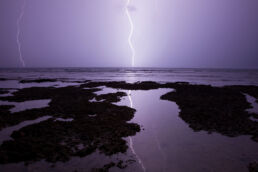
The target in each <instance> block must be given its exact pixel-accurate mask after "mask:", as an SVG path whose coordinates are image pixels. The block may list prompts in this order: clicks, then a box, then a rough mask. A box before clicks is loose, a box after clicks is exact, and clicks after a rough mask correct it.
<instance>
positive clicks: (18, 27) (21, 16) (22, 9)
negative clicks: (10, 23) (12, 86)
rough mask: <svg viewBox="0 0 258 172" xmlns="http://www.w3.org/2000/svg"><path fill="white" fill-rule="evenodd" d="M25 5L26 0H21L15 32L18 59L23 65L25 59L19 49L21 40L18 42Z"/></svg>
mask: <svg viewBox="0 0 258 172" xmlns="http://www.w3.org/2000/svg"><path fill="white" fill-rule="evenodd" d="M25 7H26V0H23V4H22V7H21V12H20V15H19V17H18V19H17V23H16V24H17V34H16V42H17V46H18V51H19V59H20V62H21V64H22V66H23V67H25V66H26V64H25V61H24V59H23V56H22V51H21V42H20V34H21V27H20V23H21V21H22V19H23V16H24V9H25Z"/></svg>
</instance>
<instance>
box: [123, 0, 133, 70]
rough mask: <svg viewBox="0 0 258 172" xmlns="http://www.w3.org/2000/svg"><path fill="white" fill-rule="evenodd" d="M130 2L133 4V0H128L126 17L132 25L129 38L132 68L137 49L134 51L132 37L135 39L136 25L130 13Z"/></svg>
mask: <svg viewBox="0 0 258 172" xmlns="http://www.w3.org/2000/svg"><path fill="white" fill-rule="evenodd" d="M130 2H131V0H127V3H126V10H125V12H126V15H127V17H128V20H129V23H130V34H129V37H128V43H129V46H130V49H131V51H132V57H131V58H132V67H134V59H135V49H134V47H133V43H132V37H133V33H134V25H133V20H132V17H131V15H130V12H129V5H130Z"/></svg>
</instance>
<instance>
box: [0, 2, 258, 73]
mask: <svg viewBox="0 0 258 172" xmlns="http://www.w3.org/2000/svg"><path fill="white" fill-rule="evenodd" d="M125 4H126V0H27V6H26V8H25V14H24V17H23V20H22V21H21V37H20V40H21V43H22V54H23V56H24V60H25V62H26V64H27V67H95V66H96V67H120V66H122V67H124V66H130V65H131V51H130V48H129V45H128V42H127V39H128V34H129V32H130V25H129V22H128V18H127V16H126V13H125ZM21 6H22V0H0V67H20V66H21V63H20V61H19V54H18V49H17V45H16V29H17V28H16V20H17V18H18V16H19V14H20V9H21ZM130 9H131V10H130V13H131V15H132V19H133V22H134V26H135V32H134V35H133V44H134V47H135V50H136V57H135V66H139V67H205V68H209V67H215V68H217V67H219V68H258V1H257V0H131V7H130Z"/></svg>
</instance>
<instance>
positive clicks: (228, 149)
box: [0, 68, 258, 172]
mask: <svg viewBox="0 0 258 172" xmlns="http://www.w3.org/2000/svg"><path fill="white" fill-rule="evenodd" d="M38 78H44V79H46V78H47V79H57V81H56V82H43V83H20V82H19V81H20V80H28V79H38ZM0 80H1V81H0V88H8V89H14V90H15V89H22V88H28V87H34V86H36V87H48V86H54V87H65V86H69V85H79V84H81V83H80V81H85V80H91V81H126V82H130V83H133V82H138V81H156V82H160V83H165V82H189V83H191V84H205V85H212V86H219V87H220V86H225V85H256V86H258V70H236V69H169V68H40V69H38V68H37V69H36V68H24V69H0ZM100 89H102V90H101V91H96V94H98V95H102V94H107V93H116V92H117V91H124V92H125V93H126V94H127V96H125V97H123V98H122V99H121V101H119V102H117V103H114V104H115V105H118V106H128V107H131V108H134V109H135V110H136V112H135V115H134V118H133V119H132V120H131V121H130V122H133V123H137V124H139V125H140V126H141V128H142V130H141V131H140V132H139V133H137V134H136V135H134V136H129V137H125V138H124V140H125V141H126V142H127V145H128V149H127V151H126V152H125V153H119V154H115V155H112V156H105V155H104V154H103V153H101V152H99V151H96V152H94V153H92V154H90V155H88V156H85V157H80V158H79V157H73V158H71V159H70V160H69V161H68V162H57V163H55V165H53V164H51V163H48V162H46V161H44V160H41V161H38V162H33V163H31V164H29V165H28V166H26V165H24V163H22V162H20V163H12V164H2V165H1V164H0V171H17V172H19V171H26V172H27V171H28V172H30V171H41V172H47V171H54V172H64V171H67V172H68V171H91V169H94V168H101V167H103V165H105V164H107V163H110V162H116V161H117V160H118V159H119V160H120V159H122V160H124V162H127V161H128V162H129V160H130V161H132V163H129V165H128V166H127V167H126V168H118V167H114V168H110V169H109V171H114V172H119V171H125V172H130V171H133V172H138V171H139V172H171V171H175V172H189V171H191V172H200V171H207V172H209V171H210V172H212V171H216V172H217V171H219V172H248V164H249V163H251V162H253V161H258V144H257V142H255V141H253V140H252V139H251V136H249V135H240V136H236V137H228V136H225V135H222V134H221V133H217V132H207V131H203V130H201V131H194V130H193V129H192V128H191V127H190V126H189V124H187V123H186V122H185V121H184V120H182V119H181V118H180V116H179V113H180V108H179V106H178V105H177V104H176V103H175V102H171V101H166V100H161V99H160V96H162V95H164V94H166V93H168V92H170V91H174V90H173V89H168V88H160V89H156V90H147V91H146V90H145V91H144V90H118V89H114V88H107V87H100ZM10 94H12V92H10V93H7V94H3V95H4V96H7V95H10ZM3 95H2V96H3ZM36 101H38V102H34V104H33V101H32V102H29V101H28V102H24V103H23V102H19V103H10V102H9V103H10V104H11V105H15V108H14V109H13V111H14V112H19V111H23V110H26V109H31V108H41V107H46V106H48V103H49V102H50V101H51V100H36ZM247 101H249V102H250V103H251V104H252V106H253V108H252V109H253V110H254V111H252V112H253V113H258V111H257V107H258V104H257V102H255V98H253V97H250V96H249V97H247ZM6 104H8V102H7V101H0V105H6ZM33 106H34V107H33ZM252 109H250V110H252ZM255 109H256V110H255ZM49 118H51V114H46V116H45V117H40V118H38V119H36V120H34V121H33V120H32V121H24V122H22V123H20V124H18V125H15V126H11V127H7V128H5V129H3V130H0V143H2V142H3V141H6V140H11V139H12V138H11V137H10V134H11V133H12V132H13V131H15V130H19V129H20V128H22V127H26V126H28V125H31V124H35V123H39V122H41V121H42V120H47V119H49ZM68 122H69V121H68ZM0 153H1V152H0Z"/></svg>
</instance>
